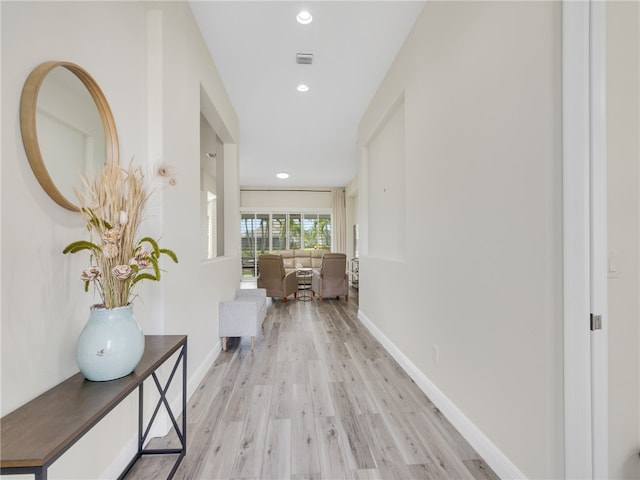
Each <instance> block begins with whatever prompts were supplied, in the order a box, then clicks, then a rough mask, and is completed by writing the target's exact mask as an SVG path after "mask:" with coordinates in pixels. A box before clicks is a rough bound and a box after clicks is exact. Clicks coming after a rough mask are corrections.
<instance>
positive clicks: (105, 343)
mask: <svg viewBox="0 0 640 480" xmlns="http://www.w3.org/2000/svg"><path fill="white" fill-rule="evenodd" d="M143 352H144V334H143V333H142V329H141V328H140V324H139V323H138V321H137V320H136V317H134V315H133V307H132V306H131V305H129V306H126V307H116V308H112V309H108V308H92V309H91V313H90V315H89V321H88V322H87V324H86V325H85V326H84V328H83V329H82V332H81V333H80V337H79V338H78V343H77V345H76V362H77V363H78V367H80V371H81V372H82V374H83V375H84V376H85V378H86V379H87V380H91V381H94V382H105V381H108V380H115V379H116V378H120V377H124V376H125V375H129V374H130V373H131V372H133V370H134V369H135V368H136V366H137V365H138V363H139V362H140V359H141V358H142V353H143Z"/></svg>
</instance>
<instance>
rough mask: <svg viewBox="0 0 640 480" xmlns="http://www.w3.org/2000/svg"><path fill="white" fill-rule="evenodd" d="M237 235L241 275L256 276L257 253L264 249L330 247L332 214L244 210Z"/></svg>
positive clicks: (267, 250)
mask: <svg viewBox="0 0 640 480" xmlns="http://www.w3.org/2000/svg"><path fill="white" fill-rule="evenodd" d="M240 238H241V243H242V245H241V250H242V275H243V276H252V277H255V276H257V275H258V257H259V256H260V255H261V254H263V253H269V252H273V251H277V250H293V249H298V248H305V249H312V248H319V249H326V250H331V215H330V214H322V213H243V214H241V216H240ZM303 243H304V245H303Z"/></svg>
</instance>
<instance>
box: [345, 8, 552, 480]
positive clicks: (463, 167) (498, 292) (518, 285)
mask: <svg viewBox="0 0 640 480" xmlns="http://www.w3.org/2000/svg"><path fill="white" fill-rule="evenodd" d="M560 6H561V5H560V2H529V3H523V2H427V4H426V5H425V8H424V10H423V12H422V14H421V16H420V17H419V19H418V20H417V22H416V25H415V26H414V30H413V31H412V33H411V35H410V36H409V38H408V39H407V41H406V43H405V45H404V46H403V48H402V50H401V51H400V53H399V55H398V57H397V58H396V60H395V62H394V64H393V66H392V68H391V70H390V71H389V73H388V74H387V77H386V78H385V80H384V82H383V83H382V85H381V87H380V89H379V90H378V92H377V94H376V95H375V97H374V99H373V101H372V102H371V104H370V105H369V108H368V110H367V112H366V114H365V115H364V117H363V119H362V121H361V123H360V127H359V141H358V143H359V145H361V146H362V147H363V148H362V151H361V169H360V173H359V175H360V192H359V199H360V201H361V202H362V207H361V212H362V215H363V218H361V219H360V220H361V221H360V224H361V226H362V227H363V229H364V231H363V235H364V236H365V237H367V235H368V234H369V232H370V226H371V225H373V224H374V222H376V221H381V220H384V219H379V218H378V217H377V216H378V215H379V212H378V211H377V210H375V209H373V208H372V206H373V205H376V204H378V203H380V202H383V201H384V199H382V198H380V196H381V195H384V192H379V191H374V190H372V189H371V188H370V184H369V182H368V178H370V177H372V176H375V175H376V174H377V173H378V172H376V171H375V169H376V168H379V167H378V166H377V165H376V163H375V162H370V159H371V158H373V157H375V155H376V154H377V152H378V151H380V149H382V148H384V147H383V146H380V145H376V142H375V139H376V134H377V132H378V131H379V129H380V128H381V127H382V126H383V125H385V123H386V120H387V118H389V115H390V114H391V113H392V112H393V111H394V109H395V108H396V107H397V102H398V99H401V98H404V145H403V148H404V157H405V158H404V169H405V177H404V184H405V188H406V212H398V213H399V214H403V213H404V215H405V222H406V224H405V226H404V232H403V233H404V235H405V238H406V240H405V241H406V245H405V249H406V254H405V256H404V258H400V257H398V256H396V258H388V256H386V255H385V252H381V253H380V254H376V255H375V256H374V255H372V253H373V252H372V250H371V248H370V247H371V246H372V245H373V239H372V238H368V242H367V241H365V242H362V246H363V251H362V254H361V262H360V272H361V275H360V282H361V289H360V316H361V318H363V320H365V321H367V322H371V324H373V326H374V328H376V329H378V330H379V331H380V332H381V333H382V334H383V335H384V336H385V337H386V339H387V340H388V341H389V342H390V344H392V345H394V346H395V347H396V348H397V349H398V350H399V351H400V352H401V353H402V355H404V356H405V357H406V358H407V359H408V361H409V362H411V363H412V364H413V365H414V366H415V367H416V368H417V370H418V371H419V372H420V374H421V375H423V376H424V377H426V378H427V379H428V380H429V381H430V382H432V383H433V384H434V385H435V387H436V388H437V389H438V390H439V391H440V392H441V393H442V394H443V395H444V398H446V399H447V400H448V402H450V403H452V404H453V405H454V406H455V407H456V408H457V409H458V410H459V411H460V412H461V414H462V415H464V416H466V418H467V419H469V420H470V421H471V422H472V423H473V424H474V425H475V426H476V427H477V428H478V429H479V430H480V431H481V432H482V433H483V434H484V435H486V437H487V440H488V442H490V443H491V444H492V445H493V446H494V447H495V448H497V449H498V451H499V452H500V453H501V455H503V456H504V457H506V459H508V462H509V464H510V466H511V467H512V471H520V472H522V473H524V474H525V475H526V476H527V477H529V478H560V477H562V475H563V468H564V467H563V428H562V425H563V417H562V405H563V396H562V370H563V363H562V348H561V347H562V290H561V286H562V271H561V265H562V257H561V245H562V243H561V233H562V219H561V212H562V204H561V179H562V177H561V173H562V170H561V167H562V157H561V128H560V127H561V115H560V113H561V111H560V107H561V97H560V94H561V83H560V78H561V77H560V73H561V58H560V51H561V48H560V47H561V44H560V40H561V31H560V20H561V11H560ZM372 140H373V141H372ZM372 150H373V151H372ZM364 217H368V219H367V218H364ZM365 240H366V239H365ZM389 299H393V302H390V301H389ZM434 347H437V350H438V355H437V359H436V355H435V354H434Z"/></svg>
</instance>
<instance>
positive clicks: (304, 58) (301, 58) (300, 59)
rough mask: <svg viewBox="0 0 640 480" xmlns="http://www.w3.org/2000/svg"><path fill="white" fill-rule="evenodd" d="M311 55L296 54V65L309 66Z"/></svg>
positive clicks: (311, 60)
mask: <svg viewBox="0 0 640 480" xmlns="http://www.w3.org/2000/svg"><path fill="white" fill-rule="evenodd" d="M312 62H313V53H296V63H297V64H299V65H311V63H312Z"/></svg>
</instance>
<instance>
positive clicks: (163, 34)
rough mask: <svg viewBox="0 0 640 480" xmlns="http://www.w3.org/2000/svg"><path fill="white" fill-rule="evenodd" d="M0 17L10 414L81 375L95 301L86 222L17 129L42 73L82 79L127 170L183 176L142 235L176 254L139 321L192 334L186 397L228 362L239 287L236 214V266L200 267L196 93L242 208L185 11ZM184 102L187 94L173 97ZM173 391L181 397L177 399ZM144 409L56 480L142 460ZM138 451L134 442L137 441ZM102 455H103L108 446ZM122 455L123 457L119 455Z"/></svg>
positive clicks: (16, 9) (101, 433)
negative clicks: (225, 317)
mask: <svg viewBox="0 0 640 480" xmlns="http://www.w3.org/2000/svg"><path fill="white" fill-rule="evenodd" d="M0 8H2V139H3V142H2V162H1V168H2V176H1V181H2V185H1V186H2V188H1V198H2V217H1V222H2V223H1V229H2V251H1V257H0V259H1V265H0V268H1V273H2V317H1V327H2V328H1V335H2V340H1V341H2V352H1V360H2V367H1V368H2V371H1V373H2V378H1V388H2V391H1V397H0V399H1V412H2V414H3V415H4V414H6V413H8V412H10V411H12V410H14V409H15V408H17V407H18V406H20V405H22V404H23V403H25V402H27V401H28V400H30V399H32V398H34V397H35V396H37V395H38V394H39V393H41V392H43V391H45V390H47V389H48V388H50V387H52V386H53V385H55V384H57V383H59V382H60V381H61V380H63V379H65V378H67V377H69V376H71V375H73V374H75V373H76V372H77V371H78V370H77V367H76V365H75V360H74V349H75V341H76V338H77V337H78V334H79V332H80V330H81V328H82V326H83V324H84V322H85V321H86V319H87V318H88V306H89V305H90V304H92V303H95V302H94V298H92V295H90V294H85V293H84V292H83V290H82V283H81V282H80V280H79V279H78V275H79V272H80V271H81V270H82V268H84V267H85V265H86V262H87V261H88V260H87V259H86V258H82V257H81V256H77V257H70V256H63V255H62V253H61V252H62V249H63V248H64V246H65V245H67V244H68V243H69V242H71V241H73V240H77V239H80V238H84V236H85V230H84V227H83V226H82V224H81V220H80V217H79V215H78V214H76V213H73V212H69V211H66V210H64V209H62V208H61V207H59V206H58V205H56V204H55V203H54V202H53V201H52V200H51V199H49V197H48V196H47V195H46V194H45V193H44V192H43V191H42V189H41V188H40V186H39V184H38V183H37V181H36V179H35V177H34V175H33V173H32V171H31V170H30V167H29V165H28V162H27V159H26V157H25V153H24V148H23V146H22V141H21V137H20V131H19V101H20V94H21V90H22V85H23V84H24V81H25V79H26V78H27V76H28V74H29V73H30V72H31V70H32V69H33V68H34V67H36V66H37V65H38V64H40V63H41V62H43V61H47V60H52V59H56V60H67V61H71V62H74V63H77V64H79V65H81V66H82V67H84V68H85V69H86V70H87V71H88V72H89V73H90V74H91V75H92V76H93V77H94V79H95V80H96V81H97V82H98V84H99V85H100V87H101V88H102V90H103V91H104V93H105V95H106V98H107V100H108V101H109V103H110V105H111V109H112V111H113V113H114V116H115V121H116V126H117V128H118V133H119V139H120V152H121V159H122V162H123V163H128V162H129V159H131V158H132V157H135V163H136V164H139V165H142V166H145V167H146V166H148V167H149V169H150V171H151V170H153V168H152V166H153V165H154V164H156V163H158V162H165V163H168V164H171V165H173V166H174V167H175V171H176V179H177V185H176V186H175V187H172V188H170V189H164V190H162V191H161V192H159V194H158V195H157V196H156V197H154V198H153V199H152V201H151V204H150V208H149V212H148V213H149V218H148V219H147V220H146V221H145V225H144V226H143V228H145V229H146V230H145V232H143V233H145V234H146V233H150V234H152V235H154V236H159V237H161V244H162V245H163V246H167V247H169V248H172V249H173V250H175V251H176V253H177V254H178V256H179V258H180V263H179V264H178V265H174V264H170V265H165V266H166V270H167V272H166V273H165V274H164V278H163V280H162V282H161V283H160V284H153V285H150V284H149V285H145V286H143V289H142V290H141V292H140V293H141V296H142V298H141V299H140V300H141V301H136V303H135V313H136V317H137V318H138V320H139V321H140V323H141V325H142V327H143V329H144V331H145V333H147V334H178V333H180V334H187V335H188V336H189V361H188V365H189V377H190V388H193V387H194V385H195V384H196V383H197V382H198V380H199V376H200V375H202V374H203V373H204V372H205V371H206V369H207V368H208V366H209V363H208V362H210V361H211V359H212V358H213V356H215V354H216V353H217V352H218V350H219V347H218V342H219V338H218V334H217V302H218V300H219V299H221V298H230V297H231V296H232V295H233V292H234V290H235V288H236V287H237V286H238V284H239V280H240V270H239V268H238V264H239V259H238V249H239V247H238V245H239V238H238V237H239V220H238V218H237V214H234V215H228V216H226V218H227V222H228V226H227V227H228V228H227V229H226V232H225V241H226V244H227V245H230V246H231V247H230V248H229V251H228V252H227V254H228V256H226V257H224V258H219V259H216V260H214V261H209V262H203V261H202V260H201V258H200V248H199V243H198V242H199V238H200V235H199V228H200V225H199V219H198V215H199V210H200V207H199V190H200V189H199V184H200V178H199V169H200V168H199V165H200V162H199V119H200V88H203V89H204V90H205V91H206V92H207V94H208V96H209V97H210V99H211V100H212V102H213V103H214V107H215V109H216V112H217V114H218V115H219V119H220V121H221V124H222V125H223V127H224V129H223V130H224V133H225V136H226V138H224V139H223V141H225V143H226V144H225V147H224V148H225V162H227V163H226V165H225V167H226V168H225V182H226V186H227V189H228V190H227V191H228V192H229V193H228V197H226V198H225V209H228V210H229V211H231V212H234V213H235V212H237V211H238V209H239V195H238V189H239V187H238V175H237V171H238V165H237V148H236V146H235V145H233V143H234V142H235V138H237V132H238V120H237V118H236V115H235V113H234V110H233V107H232V106H231V104H230V101H229V99H228V97H227V96H226V93H225V91H224V87H223V85H222V82H221V80H220V78H219V77H218V74H217V72H216V70H215V66H214V65H213V64H212V62H211V59H210V56H209V54H208V52H207V50H206V48H205V46H204V44H203V42H202V39H201V38H200V35H199V30H198V28H197V25H196V24H195V21H194V20H193V18H192V16H191V12H190V10H189V7H188V5H187V4H185V3H182V2H159V3H157V4H154V3H148V2H42V3H36V2H15V3H14V2H5V1H3V2H2V3H1V4H0ZM176 92H179V95H178V94H176ZM176 394H177V392H173V393H172V397H173V398H172V399H174V398H175V396H176ZM136 412H137V400H136V398H135V396H133V397H132V398H130V399H129V400H128V401H127V402H125V404H123V406H121V407H119V409H118V411H117V412H115V413H114V414H112V415H110V416H109V417H107V418H106V419H105V420H103V421H102V422H101V423H100V424H99V425H98V426H97V427H96V429H95V430H94V431H93V432H92V433H91V434H90V435H91V438H90V440H83V441H81V442H80V443H78V444H77V445H76V446H75V447H73V448H72V449H71V450H70V451H69V452H67V453H66V454H65V455H64V456H63V457H62V458H61V459H60V460H59V461H58V462H57V463H56V464H54V467H53V468H52V469H51V470H50V477H49V478H83V479H86V478H97V477H100V476H103V475H104V476H106V477H110V476H115V475H116V474H117V471H118V469H119V468H121V467H122V466H123V465H124V463H126V461H127V460H128V458H126V456H127V455H129V454H130V453H132V452H124V453H123V452H122V451H121V448H122V446H123V445H127V446H128V447H129V446H131V445H130V441H131V439H132V438H133V435H135V433H136ZM127 442H129V443H127ZM98 447H99V448H98ZM122 455H124V457H123V456H122Z"/></svg>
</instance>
